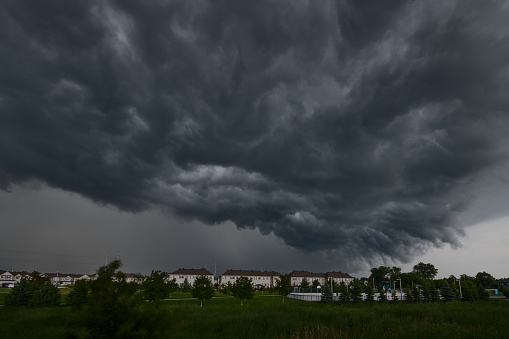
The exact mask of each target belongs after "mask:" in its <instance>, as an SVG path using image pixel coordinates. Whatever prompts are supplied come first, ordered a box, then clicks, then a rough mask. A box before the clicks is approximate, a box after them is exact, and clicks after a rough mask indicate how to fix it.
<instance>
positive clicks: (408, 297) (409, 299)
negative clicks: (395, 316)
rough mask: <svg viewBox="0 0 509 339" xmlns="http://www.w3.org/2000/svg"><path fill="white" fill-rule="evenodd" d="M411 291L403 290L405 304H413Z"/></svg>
mask: <svg viewBox="0 0 509 339" xmlns="http://www.w3.org/2000/svg"><path fill="white" fill-rule="evenodd" d="M412 292H413V291H412V290H411V289H409V288H407V289H405V296H404V299H405V301H406V302H408V303H413V302H415V300H414V295H413V293H412Z"/></svg>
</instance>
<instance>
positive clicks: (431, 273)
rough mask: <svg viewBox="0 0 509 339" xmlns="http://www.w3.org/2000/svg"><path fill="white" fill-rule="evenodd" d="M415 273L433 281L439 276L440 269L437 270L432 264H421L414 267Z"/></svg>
mask: <svg viewBox="0 0 509 339" xmlns="http://www.w3.org/2000/svg"><path fill="white" fill-rule="evenodd" d="M413 272H414V273H417V274H418V275H419V276H420V277H422V278H423V279H426V280H432V279H433V278H435V276H436V275H437V273H438V269H436V268H435V266H433V265H432V264H425V263H423V262H420V263H418V264H417V265H415V266H414V268H413Z"/></svg>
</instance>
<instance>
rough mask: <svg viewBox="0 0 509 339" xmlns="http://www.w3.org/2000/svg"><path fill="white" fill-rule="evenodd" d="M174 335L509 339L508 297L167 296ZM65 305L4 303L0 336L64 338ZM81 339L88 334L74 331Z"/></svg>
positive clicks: (69, 314)
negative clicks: (354, 300) (327, 299)
mask: <svg viewBox="0 0 509 339" xmlns="http://www.w3.org/2000/svg"><path fill="white" fill-rule="evenodd" d="M162 307H165V308H168V310H169V311H170V316H169V319H168V321H169V322H171V323H172V324H173V326H172V328H173V330H172V334H173V337H174V338H240V337H248V338H361V337H363V338H508V337H509V302H507V301H503V300H501V301H489V302H450V303H428V304H425V303H421V304H407V303H404V302H399V303H397V304H392V303H386V304H379V303H374V304H367V303H363V304H347V305H339V304H337V303H336V304H332V305H327V304H322V303H320V302H306V301H300V300H293V299H285V303H284V304H283V303H282V298H281V297H279V296H277V297H272V296H257V297H255V298H254V299H252V300H248V301H245V302H244V305H242V306H241V305H240V302H239V301H238V300H237V299H235V298H231V297H230V298H216V299H211V300H208V301H205V302H204V304H203V308H200V303H199V301H198V300H171V301H164V302H163V304H162ZM71 317H72V310H71V309H70V307H67V306H60V307H50V308H26V307H19V308H10V307H5V306H3V307H0V328H1V329H2V331H1V332H2V335H1V337H2V338H63V337H65V336H66V331H67V328H66V323H67V321H68V320H69V319H71ZM75 333H76V334H77V335H78V337H86V333H85V332H83V331H82V332H80V331H76V332H75Z"/></svg>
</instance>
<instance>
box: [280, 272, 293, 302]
mask: <svg viewBox="0 0 509 339" xmlns="http://www.w3.org/2000/svg"><path fill="white" fill-rule="evenodd" d="M292 290H293V287H292V283H291V282H290V276H289V275H282V276H280V277H279V279H276V291H277V293H278V294H279V295H281V296H283V304H284V303H285V297H286V296H287V295H288V294H290V293H292Z"/></svg>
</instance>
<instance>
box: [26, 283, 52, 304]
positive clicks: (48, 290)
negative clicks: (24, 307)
mask: <svg viewBox="0 0 509 339" xmlns="http://www.w3.org/2000/svg"><path fill="white" fill-rule="evenodd" d="M59 304H60V291H59V290H58V287H57V286H55V285H53V284H52V283H51V282H50V281H49V280H48V281H45V282H43V283H42V284H40V285H39V286H38V287H37V289H36V290H35V293H34V294H33V296H32V299H31V300H30V302H29V303H28V305H29V306H56V305H59Z"/></svg>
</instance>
